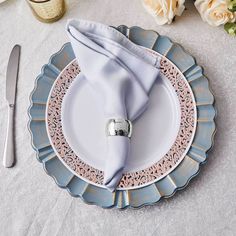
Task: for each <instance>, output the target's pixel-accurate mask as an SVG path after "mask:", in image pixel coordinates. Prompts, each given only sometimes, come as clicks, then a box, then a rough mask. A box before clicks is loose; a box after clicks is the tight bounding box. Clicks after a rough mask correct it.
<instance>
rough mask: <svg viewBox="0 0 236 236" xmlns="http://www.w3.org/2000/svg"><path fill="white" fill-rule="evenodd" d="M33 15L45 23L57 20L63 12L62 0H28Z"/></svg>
mask: <svg viewBox="0 0 236 236" xmlns="http://www.w3.org/2000/svg"><path fill="white" fill-rule="evenodd" d="M28 3H29V5H30V7H31V9H32V12H33V14H34V15H35V17H36V18H37V19H38V20H40V21H42V22H45V23H51V22H54V21H57V20H59V19H60V18H61V17H62V16H63V15H64V13H65V11H66V7H65V1H64V0H28Z"/></svg>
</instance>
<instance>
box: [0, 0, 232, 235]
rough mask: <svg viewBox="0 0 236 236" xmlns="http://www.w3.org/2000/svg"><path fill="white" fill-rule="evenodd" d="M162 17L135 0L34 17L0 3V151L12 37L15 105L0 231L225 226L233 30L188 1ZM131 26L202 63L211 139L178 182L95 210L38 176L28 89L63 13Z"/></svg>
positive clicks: (56, 40) (219, 231) (56, 43)
mask: <svg viewBox="0 0 236 236" xmlns="http://www.w3.org/2000/svg"><path fill="white" fill-rule="evenodd" d="M187 9H188V10H186V11H185V12H184V14H183V16H182V17H181V18H177V20H176V21H175V23H174V24H172V25H171V26H157V25H156V24H155V22H154V20H153V18H152V17H151V16H150V15H148V14H147V13H146V12H145V11H144V9H143V7H142V5H141V3H140V1H138V0H129V1H126V0H80V1H77V0H73V1H72V0H71V1H68V9H67V13H66V15H65V16H64V17H63V18H62V19H61V20H60V21H58V22H56V23H53V24H43V23H41V22H39V21H37V20H36V19H35V18H34V16H33V15H32V13H31V11H30V9H29V7H28V6H27V4H26V2H25V1H23V0H7V1H6V2H5V3H3V4H1V5H0V95H1V96H0V157H2V153H3V147H4V137H5V134H6V122H7V105H6V101H5V99H4V97H5V73H6V66H7V61H8V56H9V53H10V51H11V48H12V46H13V45H14V44H16V43H18V44H20V45H21V46H22V55H21V62H20V72H19V82H18V96H17V101H16V104H17V110H16V154H17V164H16V166H15V167H14V168H12V169H5V168H3V167H2V165H0V235H3V236H8V235H9V236H12V235H15V236H16V235H17V236H18V235H22V236H25V235H50V236H51V235H104V236H106V235H114V236H115V235H167V236H168V235H235V234H236V105H235V103H236V67H235V66H236V38H233V37H230V36H228V35H227V34H226V33H225V32H224V30H223V28H213V27H210V26H209V25H207V24H205V23H204V22H202V21H201V19H200V17H199V15H198V13H197V12H196V10H195V8H194V7H193V6H192V1H188V3H187ZM73 17H78V18H84V19H89V20H95V21H100V22H103V23H106V24H109V25H114V26H118V25H120V24H125V25H128V26H133V25H139V26H141V27H144V28H146V29H154V30H156V31H158V32H159V33H160V34H164V35H167V36H169V37H170V38H172V39H173V40H174V41H176V42H178V43H180V44H182V45H183V46H184V47H185V48H186V50H188V51H189V52H191V53H192V55H194V56H195V57H196V58H197V61H198V63H199V64H200V65H202V66H203V67H204V68H205V74H206V75H207V77H208V78H209V80H210V84H211V88H212V90H213V92H214V95H215V97H216V106H217V109H218V117H217V129H218V132H217V135H216V139H215V147H214V149H213V150H212V151H211V153H210V156H209V159H208V162H207V164H206V165H204V166H203V167H202V169H201V172H200V174H199V176H198V177H196V178H195V179H194V180H193V181H191V183H190V184H189V186H188V187H187V189H186V190H184V191H181V192H178V193H177V194H176V195H175V196H174V197H173V198H171V199H167V200H162V201H161V202H160V203H158V204H157V205H156V206H151V207H145V208H142V209H140V210H125V211H119V210H116V209H112V210H105V209H101V208H99V207H96V206H89V205H86V204H85V203H83V202H82V201H81V200H80V199H77V198H72V197H71V196H70V195H69V194H68V193H67V191H66V190H63V189H60V188H59V187H57V185H56V184H55V183H54V181H53V179H52V178H51V177H49V176H47V175H46V173H45V172H44V170H43V168H42V165H41V164H40V163H38V161H37V160H36V158H35V152H34V151H33V149H32V147H31V144H30V135H29V132H28V130H27V122H28V116H27V109H28V107H29V94H30V92H31V90H32V89H33V87H34V81H35V77H36V76H37V75H38V74H39V72H40V69H41V66H42V65H43V64H45V63H46V62H47V61H48V59H49V57H50V55H51V54H52V53H55V52H56V51H58V50H59V49H60V48H61V46H62V44H63V43H65V42H67V41H68V39H67V37H66V34H65V30H64V28H65V23H66V21H67V19H69V18H73Z"/></svg>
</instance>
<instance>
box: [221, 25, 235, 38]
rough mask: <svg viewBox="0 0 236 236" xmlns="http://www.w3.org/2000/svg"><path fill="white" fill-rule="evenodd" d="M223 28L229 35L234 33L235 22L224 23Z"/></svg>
mask: <svg viewBox="0 0 236 236" xmlns="http://www.w3.org/2000/svg"><path fill="white" fill-rule="evenodd" d="M224 29H225V31H226V32H227V33H228V34H229V35H232V36H235V35H236V23H226V24H225V25H224Z"/></svg>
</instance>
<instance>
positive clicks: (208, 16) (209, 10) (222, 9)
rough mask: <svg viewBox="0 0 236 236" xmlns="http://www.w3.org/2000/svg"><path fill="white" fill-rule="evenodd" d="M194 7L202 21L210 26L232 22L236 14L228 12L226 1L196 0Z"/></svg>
mask: <svg viewBox="0 0 236 236" xmlns="http://www.w3.org/2000/svg"><path fill="white" fill-rule="evenodd" d="M194 4H195V6H196V8H197V10H198V11H199V13H200V15H201V17H202V19H203V21H206V22H207V23H208V24H210V25H212V26H219V25H222V24H225V23H227V22H234V21H235V19H236V14H235V13H233V12H230V11H229V10H228V0H196V1H195V3H194Z"/></svg>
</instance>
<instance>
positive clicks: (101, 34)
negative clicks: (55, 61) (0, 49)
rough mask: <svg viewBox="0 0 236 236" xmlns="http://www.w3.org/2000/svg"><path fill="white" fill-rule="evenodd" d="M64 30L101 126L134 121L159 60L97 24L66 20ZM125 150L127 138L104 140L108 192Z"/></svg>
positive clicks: (119, 171)
mask: <svg viewBox="0 0 236 236" xmlns="http://www.w3.org/2000/svg"><path fill="white" fill-rule="evenodd" d="M66 29H67V34H68V36H69V38H70V41H71V44H72V47H73V50H74V53H75V55H76V58H77V60H78V64H79V66H80V69H81V73H80V74H79V75H78V76H79V77H85V78H86V79H87V81H88V82H89V84H90V85H91V87H92V88H93V90H94V93H95V96H96V97H97V99H98V101H99V102H100V106H101V109H103V111H104V115H105V117H106V119H105V120H104V122H105V123H107V122H108V120H109V119H112V118H122V119H128V120H130V121H134V120H135V119H137V118H138V117H139V116H140V115H141V114H142V113H143V112H144V110H145V109H146V108H147V103H148V93H149V92H150V90H151V88H152V85H153V83H154V82H155V80H156V79H157V77H158V74H159V63H160V58H159V57H156V56H154V55H152V54H150V53H147V51H146V49H144V48H141V47H139V46H137V45H136V44H134V43H132V42H131V41H130V40H129V39H128V38H126V37H125V36H124V35H123V34H122V33H120V32H119V31H117V30H116V29H114V28H112V27H109V26H107V25H103V24H101V23H97V22H91V21H85V20H70V21H69V22H68V24H67V28H66ZM104 135H106V133H105V131H104ZM131 138H132V137H131ZM129 149H130V139H129V138H128V137H124V136H107V157H106V163H104V166H105V168H104V185H105V186H106V187H107V188H108V189H109V190H110V191H114V189H115V188H116V186H117V185H118V183H119V181H120V179H121V177H122V174H123V170H124V167H125V163H126V159H127V158H128V156H129Z"/></svg>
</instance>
